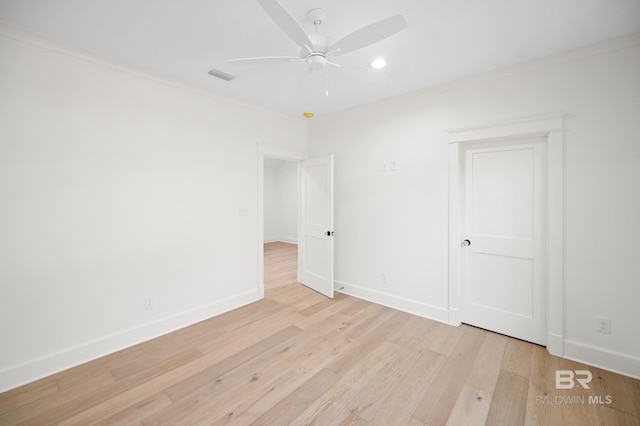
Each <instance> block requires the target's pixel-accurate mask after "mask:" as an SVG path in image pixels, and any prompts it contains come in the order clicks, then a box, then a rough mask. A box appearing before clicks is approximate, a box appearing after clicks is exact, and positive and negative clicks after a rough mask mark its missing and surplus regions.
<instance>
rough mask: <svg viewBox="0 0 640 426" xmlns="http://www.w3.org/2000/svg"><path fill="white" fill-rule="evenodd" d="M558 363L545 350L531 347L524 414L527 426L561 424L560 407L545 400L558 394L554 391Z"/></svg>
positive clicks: (557, 359) (556, 358)
mask: <svg viewBox="0 0 640 426" xmlns="http://www.w3.org/2000/svg"><path fill="white" fill-rule="evenodd" d="M558 361H559V358H558V357H555V356H553V355H550V354H549V352H547V350H546V349H545V348H543V347H541V346H534V347H533V349H532V353H531V371H530V372H531V375H530V377H529V390H528V394H527V408H526V414H525V425H527V426H538V425H556V424H562V406H561V405H559V404H552V403H548V402H547V401H549V400H548V399H546V398H547V397H555V396H556V395H558V394H559V392H558V390H557V389H556V371H557V370H559V369H560V363H559V362H558ZM551 401H553V400H551Z"/></svg>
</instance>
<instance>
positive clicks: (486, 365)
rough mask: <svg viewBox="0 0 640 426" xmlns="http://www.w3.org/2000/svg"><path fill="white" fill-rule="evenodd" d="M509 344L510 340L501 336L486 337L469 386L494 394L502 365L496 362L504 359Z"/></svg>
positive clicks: (468, 378) (470, 376)
mask: <svg viewBox="0 0 640 426" xmlns="http://www.w3.org/2000/svg"><path fill="white" fill-rule="evenodd" d="M507 342H508V338H507V337H506V336H503V335H501V334H495V333H491V334H487V335H486V336H485V339H484V342H482V345H481V346H480V349H479V350H478V355H477V356H476V359H475V361H474V363H473V366H472V367H471V371H470V372H469V377H467V383H468V384H470V385H472V386H474V387H476V388H479V389H482V390H485V391H487V392H493V390H494V389H495V387H496V383H497V381H498V376H499V375H500V364H499V363H497V362H496V360H501V359H502V358H503V357H504V352H505V349H506V347H507Z"/></svg>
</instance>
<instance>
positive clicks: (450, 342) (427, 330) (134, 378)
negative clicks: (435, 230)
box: [0, 243, 640, 426]
mask: <svg viewBox="0 0 640 426" xmlns="http://www.w3.org/2000/svg"><path fill="white" fill-rule="evenodd" d="M295 255H296V246H294V245H289V244H283V243H272V244H268V245H266V248H265V264H266V267H265V277H266V297H265V299H264V300H262V301H259V302H256V303H253V304H251V305H248V306H245V307H243V308H240V309H236V310H234V311H231V312H228V313H226V314H223V315H220V316H218V317H215V318H212V319H210V320H207V321H203V322H201V323H198V324H195V325H193V326H191V327H187V328H185V329H182V330H179V331H176V332H174V333H170V334H168V335H166V336H163V337H160V338H157V339H154V340H151V341H149V342H146V343H143V344H140V345H138V346H135V347H132V348H129V349H126V350H123V351H120V352H117V353H115V354H112V355H109V356H107V357H104V358H101V359H98V360H96V361H93V362H90V363H88V364H85V365H81V366H79V367H76V368H73V369H70V370H67V371H64V372H61V373H59V374H56V375H53V376H51V377H48V378H45V379H43V380H40V381H38V382H35V383H32V384H29V385H26V386H23V387H21V388H18V389H14V390H12V391H9V392H6V393H3V394H0V424H2V425H18V424H27V425H45V424H47V425H48V424H61V425H85V424H123V425H136V424H170V425H182V424H185V425H186V424H188V425H197V424H206V425H222V424H234V425H236V424H238V425H249V424H256V425H259V424H265V425H290V424H291V425H303V424H316V425H365V424H372V425H384V426H389V425H425V424H426V425H444V424H451V425H475V424H479V425H482V424H488V425H509V426H510V425H523V424H524V425H563V424H567V425H569V424H571V425H640V419H639V415H640V382H639V381H638V380H633V379H630V378H628V377H624V376H621V375H618V374H613V373H610V372H607V371H603V370H600V369H597V368H594V367H588V366H585V365H582V364H578V363H575V362H572V361H568V360H564V359H560V358H557V357H553V356H550V355H549V354H548V353H547V352H546V350H545V349H544V348H542V347H539V346H536V345H533V344H529V343H525V342H522V341H520V340H517V339H512V338H509V337H505V336H502V335H498V334H494V333H491V332H487V331H484V330H480V329H477V328H474V327H471V326H467V325H462V326H460V327H457V328H456V327H451V326H448V325H445V324H441V323H437V322H434V321H430V320H427V319H424V318H420V317H417V316H414V315H410V314H407V313H403V312H400V311H396V310H393V309H389V308H386V307H383V306H379V305H376V304H373V303H369V302H366V301H363V300H359V299H356V298H353V297H349V296H346V295H343V294H337V295H336V297H335V299H333V300H330V299H326V298H325V297H323V296H321V295H319V294H317V293H315V292H313V291H311V290H309V289H307V288H306V287H304V286H302V285H300V284H297V283H296V281H295V277H296V259H295ZM557 369H570V370H581V369H586V370H589V371H591V372H592V373H593V381H592V382H591V384H590V385H591V389H590V390H581V389H580V390H578V389H575V390H556V389H555V371H556V370H557ZM590 396H591V397H592V400H591V401H590V400H589V397H590ZM607 396H608V397H611V399H612V402H611V403H610V404H606V403H604V404H595V403H593V402H595V400H598V401H599V399H600V398H602V400H603V402H606V399H605V398H606V397H607ZM562 398H564V402H563V399H562ZM581 399H582V400H584V402H581ZM590 402H591V403H590Z"/></svg>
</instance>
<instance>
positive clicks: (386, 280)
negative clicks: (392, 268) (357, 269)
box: [380, 272, 389, 284]
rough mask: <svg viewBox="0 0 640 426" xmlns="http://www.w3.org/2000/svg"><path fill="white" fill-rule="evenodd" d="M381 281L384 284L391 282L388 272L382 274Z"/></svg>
mask: <svg viewBox="0 0 640 426" xmlns="http://www.w3.org/2000/svg"><path fill="white" fill-rule="evenodd" d="M380 281H382V284H388V283H389V277H388V276H387V274H386V272H383V273H381V274H380Z"/></svg>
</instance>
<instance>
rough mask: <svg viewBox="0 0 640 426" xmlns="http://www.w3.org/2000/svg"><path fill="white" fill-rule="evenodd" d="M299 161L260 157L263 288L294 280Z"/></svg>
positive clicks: (295, 279)
mask: <svg viewBox="0 0 640 426" xmlns="http://www.w3.org/2000/svg"><path fill="white" fill-rule="evenodd" d="M299 175H300V173H299V164H298V162H297V161H294V160H287V159H280V158H273V157H264V159H263V173H262V176H263V180H262V181H263V186H262V190H263V202H262V208H263V233H262V234H263V241H262V244H263V261H264V263H263V265H264V275H263V285H264V288H265V291H268V290H273V289H276V288H279V287H282V286H284V285H287V284H291V283H295V282H296V281H297V276H298V227H299V223H298V222H299V220H298V218H299V212H298V208H299V192H300V191H299V188H300V182H299Z"/></svg>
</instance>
